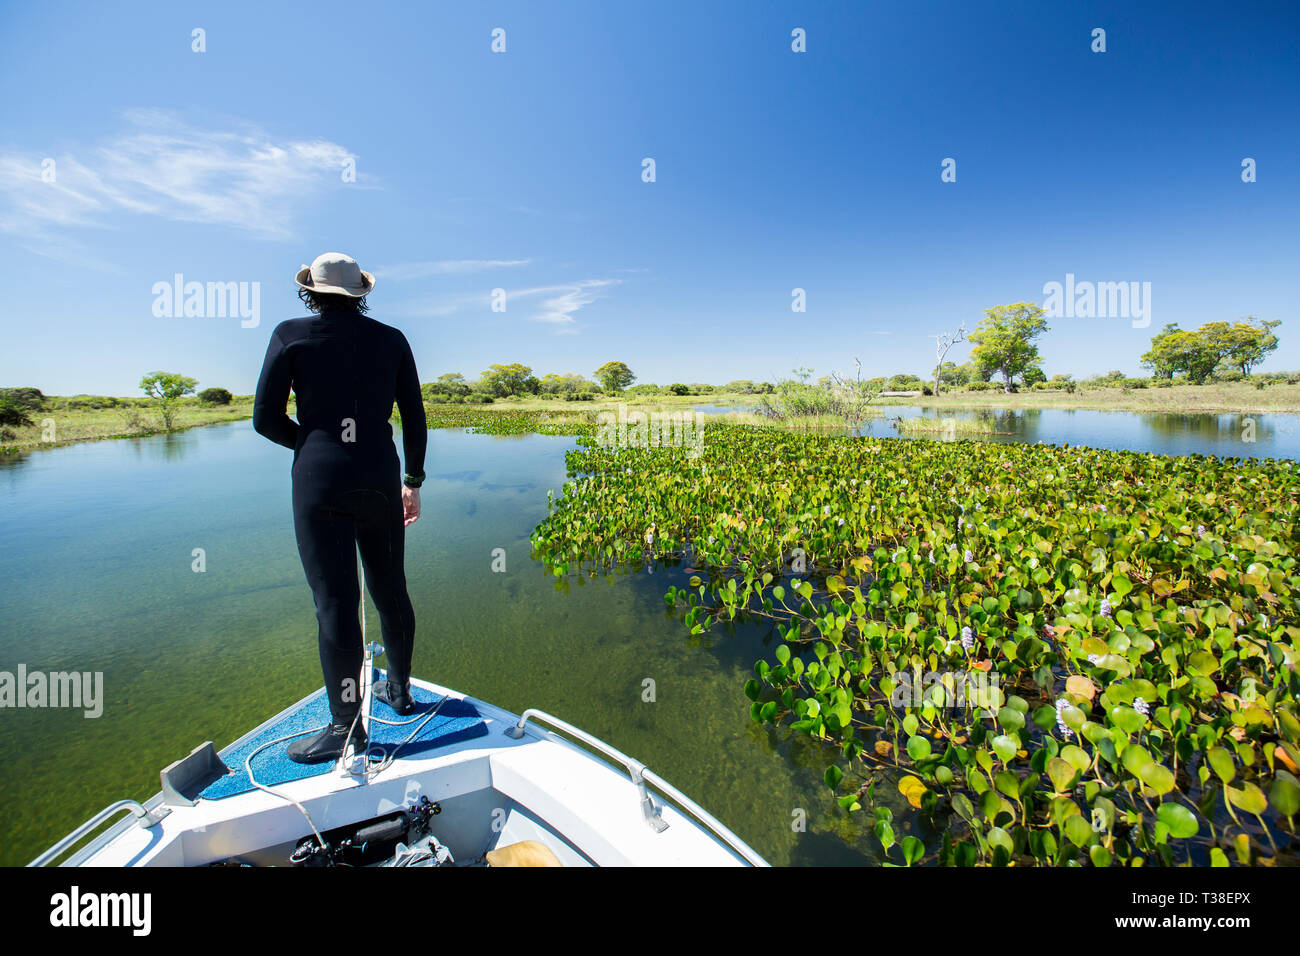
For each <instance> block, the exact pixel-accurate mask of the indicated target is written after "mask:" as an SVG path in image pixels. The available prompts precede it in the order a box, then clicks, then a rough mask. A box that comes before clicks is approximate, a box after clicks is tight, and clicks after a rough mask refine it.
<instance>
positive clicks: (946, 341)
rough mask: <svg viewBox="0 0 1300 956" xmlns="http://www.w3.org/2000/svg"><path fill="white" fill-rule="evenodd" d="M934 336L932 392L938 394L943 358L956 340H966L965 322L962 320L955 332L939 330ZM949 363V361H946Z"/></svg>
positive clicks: (941, 377)
mask: <svg viewBox="0 0 1300 956" xmlns="http://www.w3.org/2000/svg"><path fill="white" fill-rule="evenodd" d="M933 338H934V340H935V341H934V394H936V395H938V394H939V383H940V382H942V381H943V366H944V361H943V360H944V359H945V358H946V357H947V355H948V350H949V349H951V348H952V347H953V346H954V345H956V344H957V343H958V342H964V341H965V340H966V323H965V322H963V323H962V324H961V326H960V327H959V328H958V329H957V331H956V332H940V333H939V334H938V335H936V336H933ZM948 364H951V363H948Z"/></svg>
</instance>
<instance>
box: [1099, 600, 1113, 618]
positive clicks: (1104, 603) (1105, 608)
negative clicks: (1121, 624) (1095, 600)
mask: <svg viewBox="0 0 1300 956" xmlns="http://www.w3.org/2000/svg"><path fill="white" fill-rule="evenodd" d="M1111 613H1112V609H1111V606H1110V601H1108V600H1106V599H1105V598H1102V599H1101V616H1102V617H1110V615H1111Z"/></svg>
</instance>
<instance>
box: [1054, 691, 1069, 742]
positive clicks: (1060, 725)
mask: <svg viewBox="0 0 1300 956" xmlns="http://www.w3.org/2000/svg"><path fill="white" fill-rule="evenodd" d="M1069 704H1070V702H1069V701H1068V700H1066V699H1065V698H1064V697H1062V698H1060V699H1058V700H1057V702H1056V727H1057V729H1058V730H1060V732H1061V733H1063V734H1068V733H1069V732H1070V725H1069V724H1067V723H1066V722H1065V716H1064V715H1065V708H1066V707H1068V706H1069Z"/></svg>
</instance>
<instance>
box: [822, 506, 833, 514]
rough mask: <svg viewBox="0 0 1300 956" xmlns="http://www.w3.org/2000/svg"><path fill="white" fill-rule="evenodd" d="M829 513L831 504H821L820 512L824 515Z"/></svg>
mask: <svg viewBox="0 0 1300 956" xmlns="http://www.w3.org/2000/svg"><path fill="white" fill-rule="evenodd" d="M830 513H831V506H830V505H823V506H822V514H824V515H828V514H830Z"/></svg>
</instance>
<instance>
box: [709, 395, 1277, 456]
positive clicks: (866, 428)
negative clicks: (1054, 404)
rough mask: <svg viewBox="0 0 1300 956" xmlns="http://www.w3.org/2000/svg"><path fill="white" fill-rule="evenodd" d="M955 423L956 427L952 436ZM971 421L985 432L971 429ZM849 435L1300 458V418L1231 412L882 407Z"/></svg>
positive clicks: (721, 409) (716, 409)
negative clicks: (915, 425) (950, 425)
mask: <svg viewBox="0 0 1300 956" xmlns="http://www.w3.org/2000/svg"><path fill="white" fill-rule="evenodd" d="M696 411H699V412H702V413H705V414H725V413H726V412H729V411H736V409H734V408H730V407H727V406H720V405H699V406H696ZM900 419H901V420H903V421H907V420H910V419H925V420H927V421H929V422H933V423H934V426H935V427H934V428H933V429H926V430H924V431H917V432H916V433H914V434H909V433H907V432H906V431H900V429H899V428H898V425H897V422H898V420H900ZM947 419H951V420H953V421H955V422H956V428H955V429H952V430H949V431H948V432H947V433H946V434H945V431H944V430H943V429H942V428H941V427H940V426H941V423H942V422H944V421H945V420H947ZM963 422H970V423H975V424H978V425H979V426H980V427H979V428H977V429H972V430H963V429H962V427H961V424H962V423H963ZM845 433H849V434H857V435H866V436H871V437H873V438H897V437H900V436H901V437H904V438H929V439H939V440H945V439H963V438H976V439H979V440H981V441H1002V442H1007V441H1010V442H1042V443H1043V444H1047V445H1087V446H1089V447H1092V448H1113V449H1125V450H1128V451H1137V452H1153V453H1155V454H1160V455H1190V454H1199V455H1215V456H1217V457H1220V458H1291V459H1300V415H1297V414H1294V413H1279V412H1269V413H1260V414H1251V413H1240V412H1223V413H1217V414H1216V413H1196V414H1185V413H1179V412H1132V411H1104V410H1101V409H1091V408H963V409H946V408H929V407H922V406H919V405H882V406H880V408H879V414H878V415H876V417H874V418H872V419H871V420H870V421H868V422H864V423H863V424H862V425H861V426H859V427H858V428H856V429H846V430H845Z"/></svg>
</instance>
